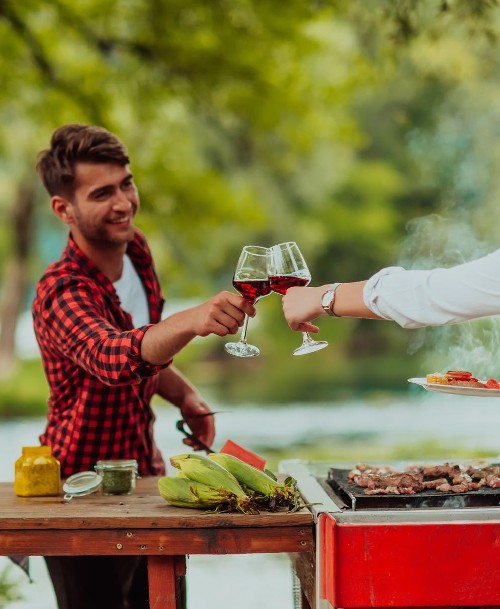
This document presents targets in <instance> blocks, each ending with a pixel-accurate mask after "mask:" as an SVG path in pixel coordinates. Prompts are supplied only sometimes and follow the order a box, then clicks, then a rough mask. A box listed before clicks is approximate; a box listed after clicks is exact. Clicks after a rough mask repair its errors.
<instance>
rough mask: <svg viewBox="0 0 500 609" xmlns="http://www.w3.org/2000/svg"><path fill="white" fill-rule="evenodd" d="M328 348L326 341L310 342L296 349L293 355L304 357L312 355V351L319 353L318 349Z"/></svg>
mask: <svg viewBox="0 0 500 609" xmlns="http://www.w3.org/2000/svg"><path fill="white" fill-rule="evenodd" d="M325 347H328V343H327V342H326V340H311V341H308V342H306V343H304V344H303V345H300V347H297V349H295V351H294V352H293V354H294V355H306V354H307V353H314V351H319V350H320V349H324V348H325Z"/></svg>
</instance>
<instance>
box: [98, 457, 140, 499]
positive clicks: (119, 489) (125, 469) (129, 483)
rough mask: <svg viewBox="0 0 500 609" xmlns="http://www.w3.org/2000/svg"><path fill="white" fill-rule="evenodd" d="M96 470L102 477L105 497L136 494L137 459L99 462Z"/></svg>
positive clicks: (102, 488) (102, 490) (102, 489)
mask: <svg viewBox="0 0 500 609" xmlns="http://www.w3.org/2000/svg"><path fill="white" fill-rule="evenodd" d="M95 470H96V472H97V473H98V474H99V476H101V477H102V485H101V492H102V494H103V495H130V494H131V493H133V492H134V489H135V482H136V478H137V461H136V460H135V459H110V460H108V461H98V462H97V465H96V466H95Z"/></svg>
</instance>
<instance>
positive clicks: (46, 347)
mask: <svg viewBox="0 0 500 609" xmlns="http://www.w3.org/2000/svg"><path fill="white" fill-rule="evenodd" d="M127 254H128V255H129V256H130V259H131V260H132V262H133V264H134V266H135V268H136V270H137V272H138V274H139V276H140V278H141V280H142V282H143V285H144V288H145V290H146V294H147V298H148V303H149V313H150V320H151V323H152V324H154V323H157V322H158V321H160V319H161V312H162V308H163V303H164V301H163V297H162V293H161V289H160V285H159V283H158V278H157V276H156V273H155V270H154V267H153V259H152V257H151V253H150V250H149V248H148V245H147V243H146V240H145V239H144V237H143V235H142V234H141V233H140V232H136V235H135V238H134V240H133V242H131V243H130V244H129V246H128V248H127ZM32 313H33V320H34V327H35V334H36V337H37V340H38V344H39V346H40V350H41V355H42V363H43V367H44V370H45V376H46V377H47V381H48V384H49V387H50V397H49V401H48V406H49V409H48V415H47V427H46V429H45V431H44V433H43V434H42V435H41V436H40V441H41V443H42V444H47V445H50V446H52V450H53V453H54V455H55V456H56V457H57V458H58V459H59V461H60V463H61V476H62V477H63V478H66V477H67V476H69V475H70V474H73V473H75V472H80V471H85V470H89V469H90V470H92V469H93V467H94V465H95V464H96V462H97V461H98V460H99V459H137V461H138V464H139V473H140V474H141V475H143V476H145V475H164V473H165V463H164V461H163V458H162V456H161V454H160V452H159V450H158V448H157V447H156V444H155V441H154V437H153V423H154V419H155V417H154V413H153V411H152V409H151V405H150V402H151V398H152V396H153V394H154V393H155V391H156V388H157V374H158V372H159V371H160V370H161V369H162V368H164V367H165V366H152V365H151V364H148V363H146V362H144V361H143V360H142V359H141V355H140V347H141V341H142V338H143V336H144V334H145V332H146V331H147V329H148V328H149V327H150V326H149V325H147V326H143V327H141V328H134V326H133V323H132V319H131V316H130V315H129V314H128V313H126V312H125V311H124V310H123V309H122V308H121V306H120V301H119V299H118V296H117V294H116V292H115V289H114V287H113V284H112V283H111V281H110V280H109V279H108V278H107V277H106V276H105V275H104V274H103V273H102V272H101V271H100V270H99V269H98V268H97V266H96V265H95V264H94V263H93V262H92V261H91V260H90V259H89V258H87V256H85V254H84V253H83V252H82V251H81V250H80V249H79V247H78V246H77V245H76V243H75V241H74V240H73V238H72V237H71V235H70V237H69V240H68V245H67V247H66V248H65V249H64V251H63V253H62V256H61V258H60V259H59V260H57V261H56V262H54V263H52V264H51V265H50V266H49V267H48V269H47V270H46V272H45V274H44V276H43V277H42V279H41V280H40V281H39V283H38V286H37V291H36V297H35V300H34V302H33V306H32Z"/></svg>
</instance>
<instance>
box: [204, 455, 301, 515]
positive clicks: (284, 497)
mask: <svg viewBox="0 0 500 609" xmlns="http://www.w3.org/2000/svg"><path fill="white" fill-rule="evenodd" d="M209 458H210V459H212V460H213V461H215V462H216V463H219V464H220V465H222V466H223V467H225V468H226V469H227V470H228V471H229V472H231V473H232V474H233V475H234V476H235V478H236V479H237V480H238V482H240V484H241V485H242V486H243V487H244V489H245V491H246V492H247V494H248V495H250V496H251V498H252V499H253V500H254V502H255V503H256V504H257V505H258V506H259V507H263V508H266V509H269V510H274V509H276V508H278V507H286V508H288V510H289V511H296V510H298V509H300V508H301V507H303V505H304V504H303V502H302V498H301V496H300V493H299V491H298V489H297V486H296V482H295V480H294V479H293V478H292V477H288V478H287V479H286V480H285V482H284V484H280V483H279V482H277V481H276V480H273V478H271V477H270V476H268V475H267V474H266V473H265V472H263V471H262V470H260V469H257V468H256V467H253V465H249V464H248V463H245V462H244V461H242V460H241V459H238V457H235V456H233V455H229V454H226V453H210V455H209ZM247 489H249V490H247ZM252 491H253V493H252Z"/></svg>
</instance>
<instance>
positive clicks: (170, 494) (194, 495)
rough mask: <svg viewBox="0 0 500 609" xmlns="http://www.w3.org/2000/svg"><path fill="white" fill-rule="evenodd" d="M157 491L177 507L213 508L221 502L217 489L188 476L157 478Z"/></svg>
mask: <svg viewBox="0 0 500 609" xmlns="http://www.w3.org/2000/svg"><path fill="white" fill-rule="evenodd" d="M202 487H205V488H202ZM158 491H159V492H160V495H161V496H162V497H163V499H165V500H166V501H168V503H170V504H171V505H175V506H177V507H187V508H215V507H217V506H218V505H219V504H220V503H221V502H222V498H221V496H220V493H219V492H218V491H217V490H215V489H213V488H210V487H208V486H206V485H204V484H200V483H199V482H194V480H189V479H188V478H178V477H169V476H164V477H163V478H160V479H159V480H158ZM208 491H210V492H208Z"/></svg>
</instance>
